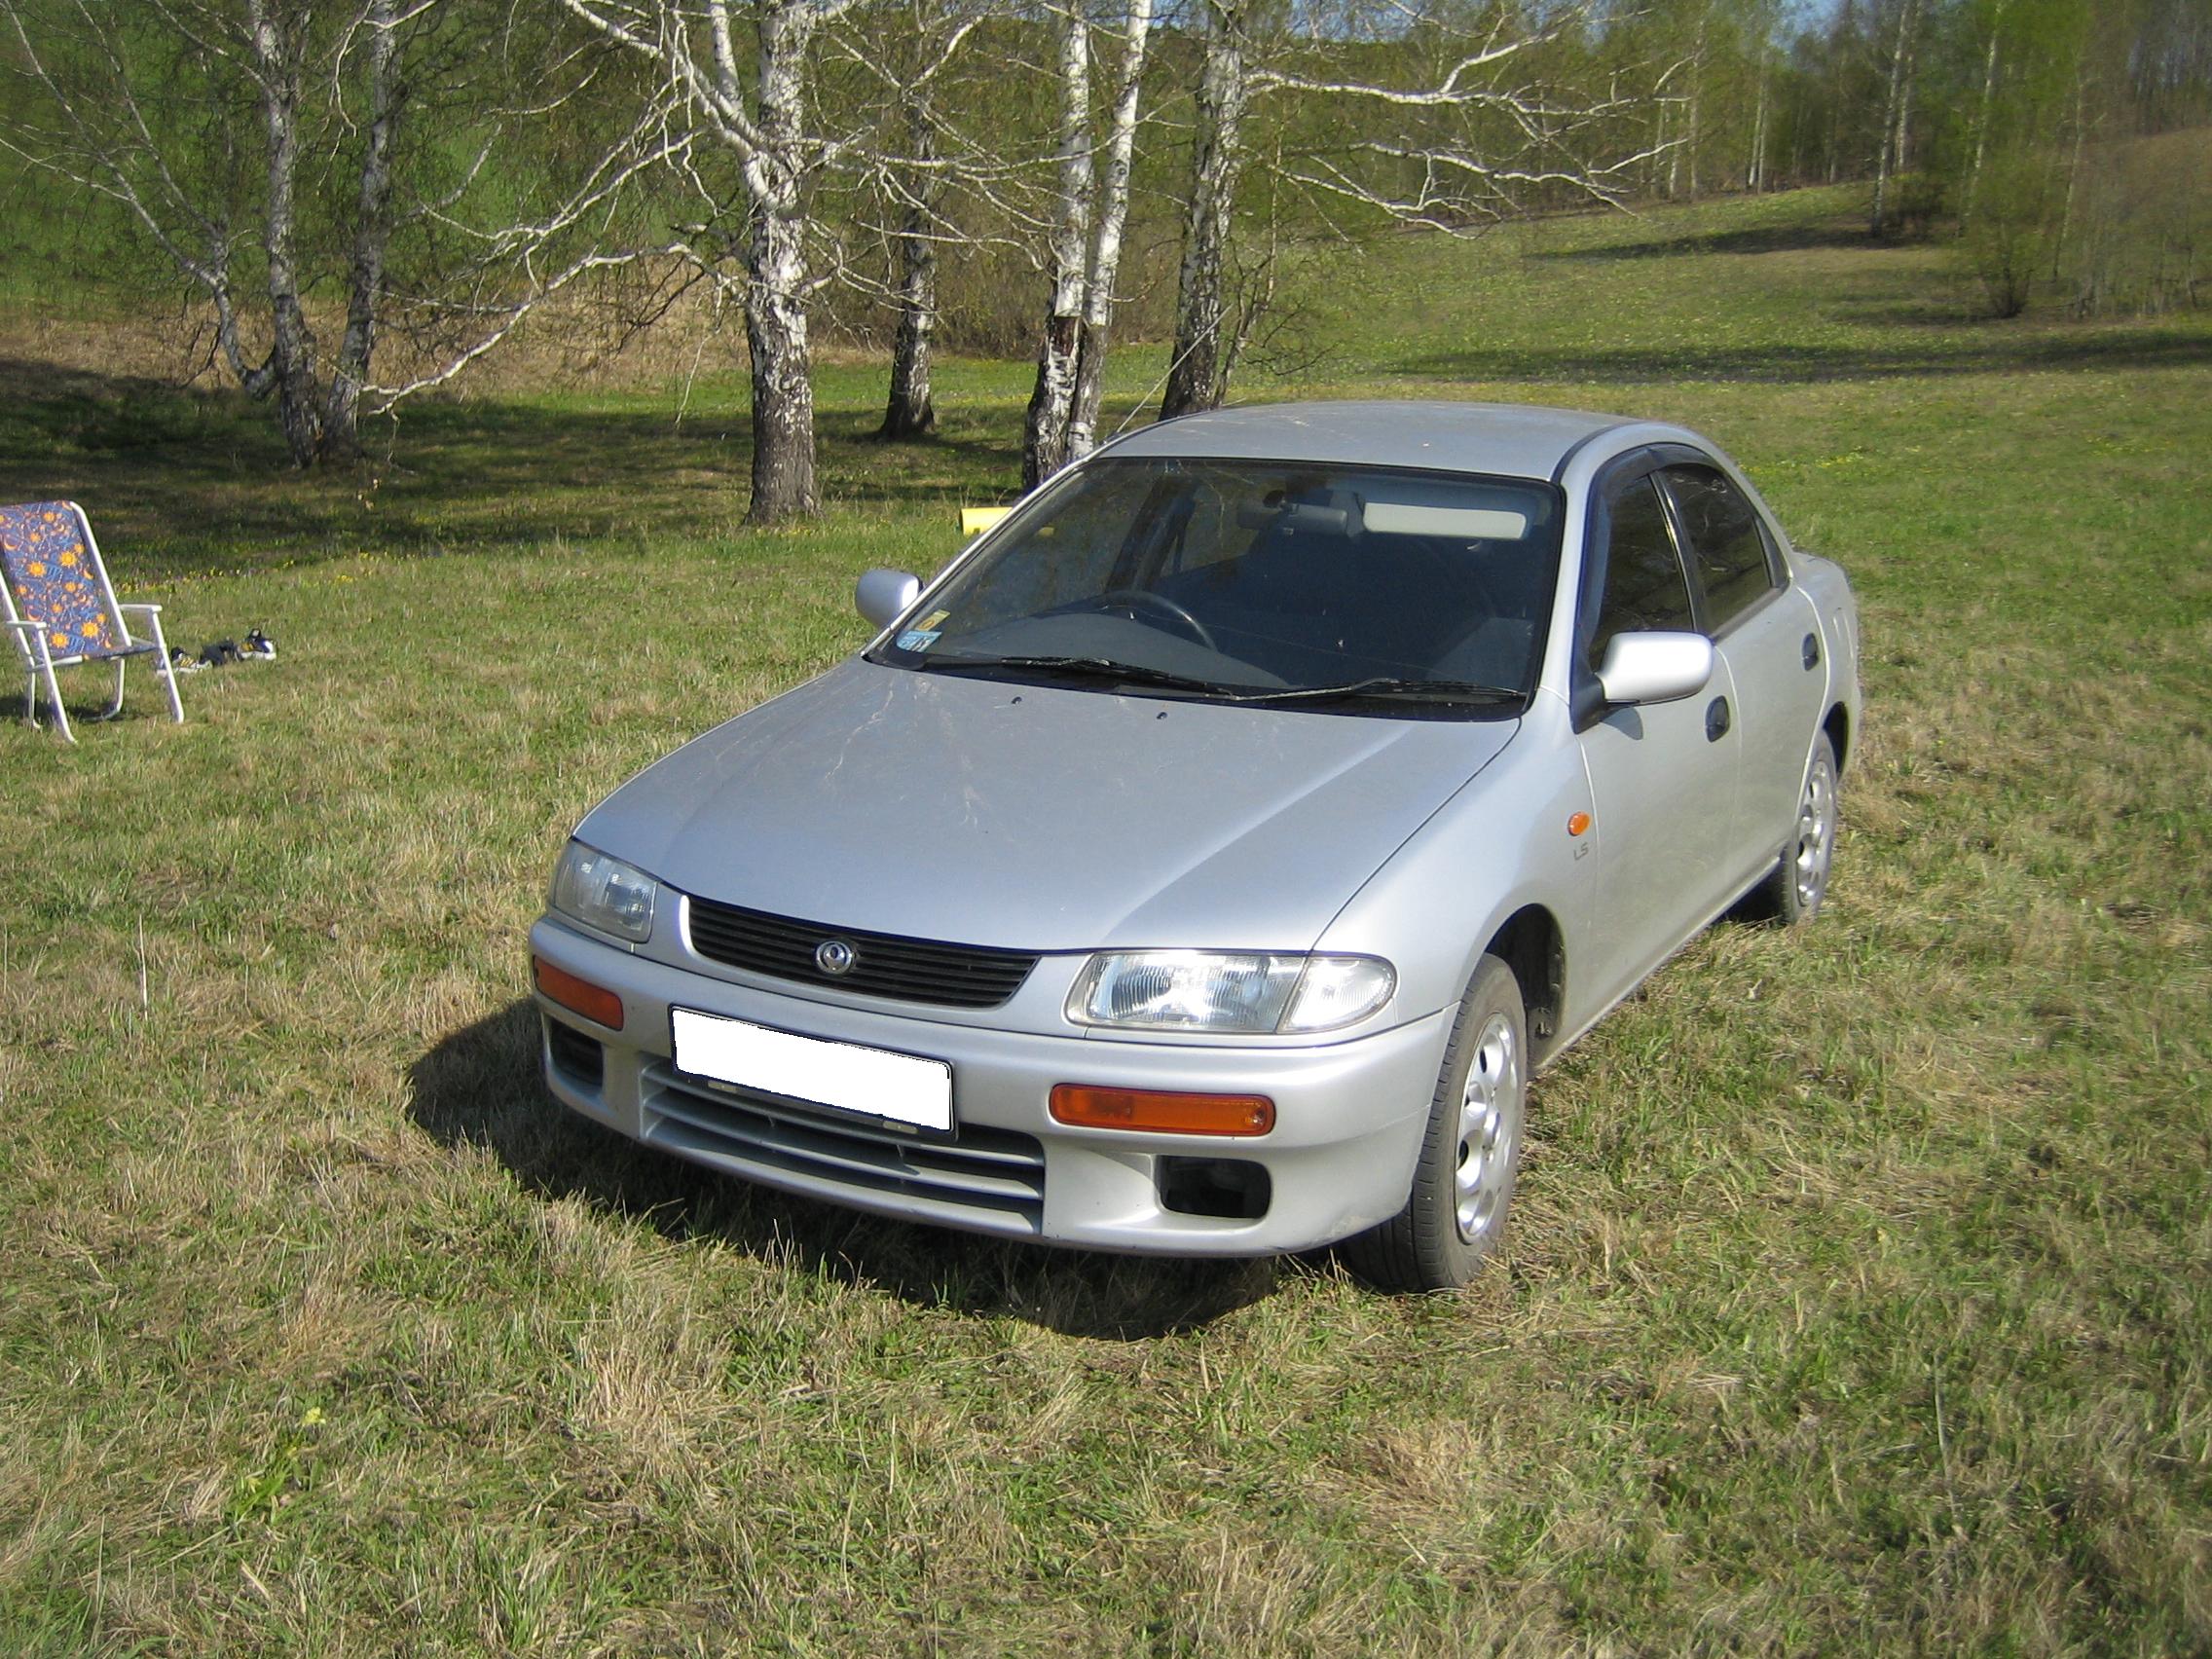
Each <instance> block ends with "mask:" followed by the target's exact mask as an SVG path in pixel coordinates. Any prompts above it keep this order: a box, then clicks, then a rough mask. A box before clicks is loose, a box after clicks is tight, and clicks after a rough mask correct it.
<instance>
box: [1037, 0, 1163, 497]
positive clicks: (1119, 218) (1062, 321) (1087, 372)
mask: <svg viewBox="0 0 2212 1659" xmlns="http://www.w3.org/2000/svg"><path fill="white" fill-rule="evenodd" d="M1053 21H1054V25H1055V28H1056V36H1055V46H1056V51H1055V54H1054V56H1055V64H1056V70H1057V74H1056V77H1055V84H1056V86H1057V89H1058V92H1059V105H1060V111H1059V113H1060V122H1059V133H1058V145H1057V149H1056V152H1055V170H1056V175H1057V179H1056V183H1057V188H1056V190H1055V192H1054V199H1053V208H1052V213H1051V231H1050V234H1049V238H1048V246H1047V278H1048V283H1049V288H1050V297H1049V299H1048V302H1047V308H1046V313H1045V320H1044V325H1043V327H1042V328H1041V329H1040V330H1039V335H1038V346H1037V382H1036V386H1035V388H1034V389H1033V390H1032V392H1031V394H1030V399H1029V410H1028V416H1027V419H1026V421H1025V423H1024V427H1023V441H1022V450H1021V457H1022V461H1021V474H1022V485H1023V487H1024V488H1034V487H1035V486H1036V485H1037V484H1039V483H1040V482H1042V481H1043V480H1044V479H1046V478H1049V477H1051V475H1052V474H1053V473H1054V472H1056V471H1058V470H1059V469H1060V468H1061V467H1062V466H1065V465H1067V464H1068V463H1069V462H1071V461H1081V460H1082V459H1083V458H1084V457H1085V456H1087V455H1088V454H1089V453H1090V452H1091V450H1092V449H1093V448H1095V447H1096V445H1097V436H1098V410H1099V404H1100V401H1101V399H1102V398H1103V395H1104V391H1105V367H1106V355H1107V351H1108V350H1109V347H1110V344H1111V339H1112V334H1113V323H1114V304H1115V292H1114V286H1115V283H1116V281H1117V280H1118V279H1119V277H1120V274H1121V265H1122V243H1123V238H1124V234H1125V232H1126V229H1127V225H1128V213H1129V180H1130V176H1131V173H1132V170H1133V168H1134V166H1135V155H1136V137H1137V127H1138V123H1139V119H1140V116H1141V113H1142V103H1143V91H1144V66H1145V55H1146V52H1147V49H1148V47H1149V44H1150V41H1151V37H1152V22H1153V4H1152V0H1128V4H1127V7H1126V10H1125V11H1124V15H1123V18H1122V27H1121V29H1120V31H1119V33H1120V38H1121V52H1120V55H1119V57H1118V60H1117V63H1116V66H1115V71H1114V75H1113V80H1112V83H1111V86H1112V99H1111V102H1110V104H1109V106H1108V111H1107V118H1106V130H1105V133H1104V136H1103V138H1102V139H1101V137H1100V135H1099V134H1098V132H1097V131H1096V130H1095V123H1094V120H1093V116H1092V110H1091V103H1092V96H1091V69H1092V34H1093V25H1092V23H1091V21H1090V19H1089V18H1088V16H1087V15H1086V14H1085V12H1084V11H1083V9H1082V4H1081V0H1070V4H1068V5H1066V6H1065V7H1062V8H1061V9H1059V10H1058V11H1057V12H1056V13H1055V14H1054V18H1053Z"/></svg>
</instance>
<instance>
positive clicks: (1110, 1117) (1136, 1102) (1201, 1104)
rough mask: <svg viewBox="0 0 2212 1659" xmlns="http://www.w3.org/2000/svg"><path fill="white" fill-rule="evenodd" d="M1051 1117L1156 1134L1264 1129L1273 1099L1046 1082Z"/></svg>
mask: <svg viewBox="0 0 2212 1659" xmlns="http://www.w3.org/2000/svg"><path fill="white" fill-rule="evenodd" d="M1052 1117H1053V1119H1054V1120H1055V1121H1056V1122H1058V1123H1062V1124H1075V1125H1076V1126H1078V1127H1079V1128H1086V1129H1134V1130H1138V1131H1141V1132H1143V1133H1147V1134H1156V1135H1264V1134H1266V1133H1267V1132H1268V1131H1269V1130H1270V1129H1272V1128H1273V1127H1274V1126H1275V1103H1274V1102H1273V1101H1272V1100H1270V1099H1269V1098H1268V1097H1267V1096H1266V1095H1264V1094H1177V1093H1173V1092H1169V1091H1166V1090H1162V1089H1156V1088H1093V1087H1092V1086H1091V1085H1089V1084H1084V1083H1059V1084H1054V1085H1053V1086H1052Z"/></svg>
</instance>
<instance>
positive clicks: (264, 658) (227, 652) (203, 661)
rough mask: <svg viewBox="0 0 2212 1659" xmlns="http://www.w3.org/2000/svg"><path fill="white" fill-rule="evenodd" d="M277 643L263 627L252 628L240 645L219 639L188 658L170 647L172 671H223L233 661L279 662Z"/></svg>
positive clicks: (196, 672)
mask: <svg viewBox="0 0 2212 1659" xmlns="http://www.w3.org/2000/svg"><path fill="white" fill-rule="evenodd" d="M275 661H276V641H275V640H272V639H271V638H270V637H269V636H268V635H267V634H265V633H263V632H262V631H261V630H260V629H259V628H255V629H252V630H251V631H250V632H248V633H247V635H246V637H245V644H244V645H243V646H240V644H239V643H238V642H237V641H236V640H217V641H216V642H215V643H214V644H213V645H203V646H202V647H201V649H200V654H199V655H198V656H196V657H188V656H186V655H185V654H184V652H182V651H180V650H178V649H177V648H176V647H175V646H174V645H171V646H170V647H169V668H170V670H171V672H173V673H176V674H203V673H204V672H205V671H206V670H208V669H210V668H221V667H222V666H223V665H224V664H225V663H233V662H275Z"/></svg>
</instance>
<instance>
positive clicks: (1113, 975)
mask: <svg viewBox="0 0 2212 1659" xmlns="http://www.w3.org/2000/svg"><path fill="white" fill-rule="evenodd" d="M1397 982H1398V977H1397V975H1396V973H1395V972H1393V971H1392V969H1391V967H1390V965H1389V964H1388V963H1387V962H1383V961H1379V960H1377V959H1376V958H1375V957H1372V956H1272V955H1258V954H1253V955H1244V954H1231V953H1228V952H1224V951H1213V950H1124V951H1111V952H1108V953H1106V954H1103V955H1099V956H1093V957H1092V958H1091V959H1090V963H1089V965H1088V967H1086V968H1085V969H1084V971H1083V973H1082V974H1081V975H1079V976H1078V977H1077V978H1076V982H1075V988H1074V989H1073V990H1071V991H1070V992H1069V993H1068V1007H1067V1013H1068V1017H1069V1018H1070V1019H1072V1020H1074V1021H1075V1022H1076V1023H1077V1024H1078V1025H1114V1026H1121V1027H1124V1028H1125V1029H1128V1030H1135V1031H1225V1032H1248V1033H1254V1034H1264V1033H1268V1032H1274V1031H1333V1030H1335V1029H1336V1028H1337V1027H1338V1026H1340V1025H1349V1024H1351V1023H1352V1022H1353V1021H1355V1020H1359V1019H1364V1018H1366V1017H1367V1016H1368V1015H1369V1014H1373V1013H1374V1012H1375V1011H1376V1010H1377V1009H1379V1008H1381V1007H1382V1006H1383V1004H1384V1003H1386V1002H1388V1001H1389V1000H1390V992H1391V991H1392V990H1393V989H1394V988H1396V985H1397Z"/></svg>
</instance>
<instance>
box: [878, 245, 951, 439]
mask: <svg viewBox="0 0 2212 1659" xmlns="http://www.w3.org/2000/svg"><path fill="white" fill-rule="evenodd" d="M930 231H931V226H930V223H929V215H928V212H927V210H926V209H924V208H922V207H920V206H915V207H909V208H908V209H907V210H906V222H905V225H904V227H903V229H902V230H901V231H900V233H899V326H898V329H897V331H896V332H895V333H894V334H893V335H892V337H891V396H890V399H889V401H888V402H887V403H886V404H885V406H884V410H883V424H882V425H880V426H878V427H877V428H876V432H875V435H876V436H877V437H879V438H884V439H887V440H889V441H892V442H901V441H903V440H906V439H909V438H926V437H928V436H929V435H930V434H931V433H932V432H934V431H936V430H937V402H936V400H935V399H934V398H933V397H932V396H931V395H930V336H931V335H932V334H933V333H935V332H936V330H937V244H936V243H935V242H933V241H932V240H930Z"/></svg>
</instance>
